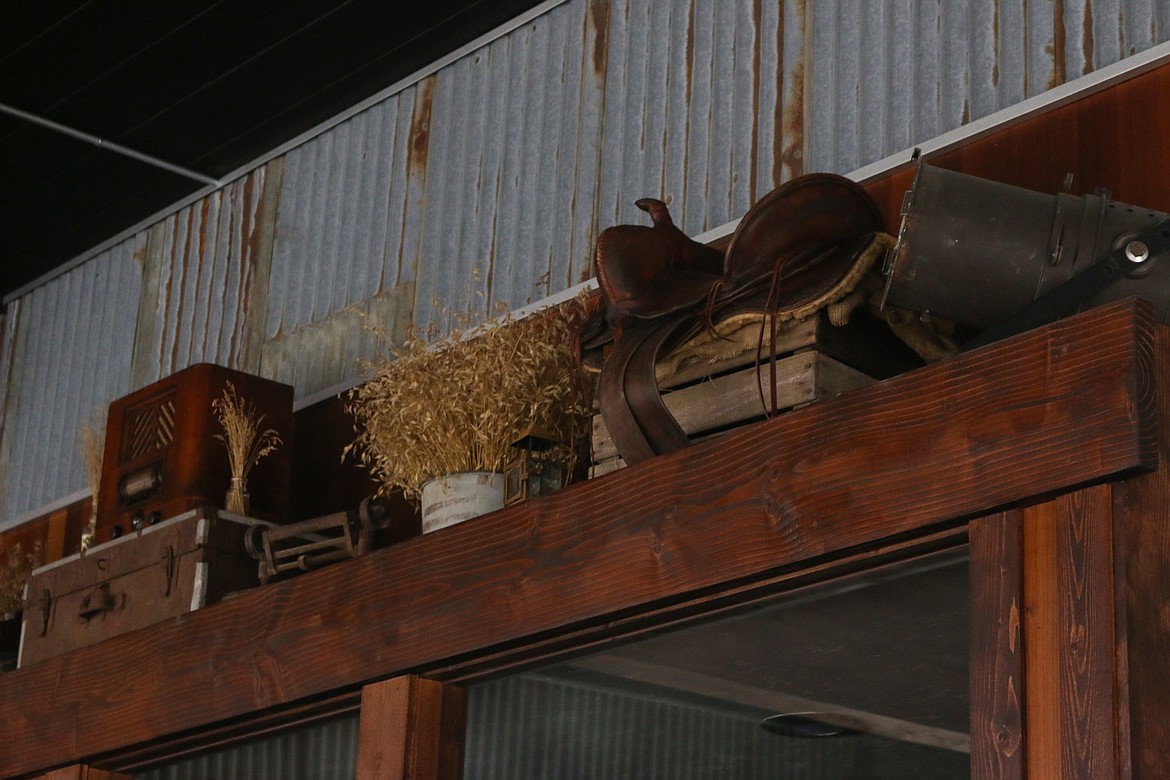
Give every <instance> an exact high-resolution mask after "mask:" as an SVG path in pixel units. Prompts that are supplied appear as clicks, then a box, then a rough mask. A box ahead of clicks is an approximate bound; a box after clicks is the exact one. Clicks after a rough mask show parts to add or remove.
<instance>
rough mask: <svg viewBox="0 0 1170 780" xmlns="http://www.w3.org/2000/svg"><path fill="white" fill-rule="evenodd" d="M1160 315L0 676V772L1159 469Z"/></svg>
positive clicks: (562, 495) (1112, 312) (1000, 359)
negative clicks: (1156, 339) (1155, 379)
mask: <svg viewBox="0 0 1170 780" xmlns="http://www.w3.org/2000/svg"><path fill="white" fill-rule="evenodd" d="M1153 331H1154V323H1153V321H1152V316H1151V314H1150V310H1149V307H1148V305H1146V304H1144V303H1141V302H1133V301H1127V302H1122V303H1119V304H1114V305H1111V306H1108V307H1104V308H1101V309H1097V310H1094V311H1091V312H1087V313H1085V314H1082V315H1079V316H1077V317H1073V318H1070V319H1068V320H1065V321H1063V322H1061V323H1058V324H1056V325H1053V326H1050V327H1048V328H1044V329H1041V330H1037V331H1033V332H1031V333H1027V334H1023V335H1021V336H1019V337H1016V338H1014V339H1010V340H1007V341H1004V342H1002V343H999V344H995V345H991V346H989V347H986V348H984V349H981V350H976V351H974V352H971V353H969V354H966V355H963V356H962V357H958V358H954V359H951V360H947V361H943V362H941V363H938V364H935V365H933V366H929V367H927V368H924V369H921V370H918V371H915V372H912V373H910V374H905V375H902V376H899V377H895V378H894V379H891V380H888V381H885V382H880V383H877V384H875V385H871V386H869V387H866V388H862V389H859V390H856V391H853V392H850V393H846V394H844V395H841V396H838V397H837V398H835V399H833V400H831V401H826V402H823V403H820V404H815V405H812V406H809V407H807V408H805V409H802V410H799V411H795V412H792V413H790V414H786V415H783V416H780V417H777V418H775V419H772V420H769V421H765V422H763V423H759V424H756V425H752V426H748V427H746V428H743V429H740V430H736V431H733V432H730V433H728V434H725V435H724V436H722V437H719V438H717V439H713V440H711V441H709V442H705V443H703V444H699V445H696V446H694V447H691V448H689V449H687V450H684V451H681V452H677V453H672V454H670V455H666V456H662V457H659V458H655V459H653V460H651V461H649V462H647V463H644V464H639V465H638V466H636V467H633V468H628V469H624V470H623V471H621V472H620V473H615V474H610V475H607V476H605V477H602V478H599V479H595V480H591V481H589V482H585V483H581V484H578V485H574V486H572V487H571V488H568V489H566V490H563V491H561V492H559V493H557V494H554V495H552V496H549V497H547V498H544V499H540V500H536V501H532V502H528V503H525V504H520V505H518V506H515V507H510V508H508V509H505V510H503V511H500V512H496V513H493V514H491V515H489V516H485V517H482V518H479V519H477V520H475V521H472V522H468V523H465V524H463V525H460V526H456V527H453V528H450V529H444V530H442V531H439V532H437V533H434V534H430V535H427V536H425V537H418V538H415V539H410V540H408V541H406V542H403V543H401V544H397V545H394V546H392V547H389V548H387V549H384V550H378V551H375V552H373V553H371V554H369V555H365V556H362V557H360V558H357V559H354V560H352V561H347V562H344V563H340V564H337V565H335V566H332V567H329V568H326V569H322V570H319V571H315V572H310V573H307V574H305V575H302V576H301V577H298V578H296V579H293V580H290V581H288V582H284V583H278V584H276V585H271V586H267V587H264V588H260V589H258V590H255V591H251V592H249V593H247V594H244V595H242V596H240V597H238V598H235V599H232V600H231V601H228V602H225V603H223V604H219V605H215V606H213V607H210V608H207V609H204V610H199V611H197V612H194V613H191V614H189V615H185V616H183V617H181V618H177V619H175V620H174V621H171V622H168V623H166V624H161V625H158V626H154V627H151V628H148V629H144V630H142V631H138V632H134V633H132V634H127V635H124V636H121V637H116V638H114V639H111V640H109V641H107V642H105V643H103V644H102V645H101V646H99V647H91V648H82V649H79V650H77V651H75V652H72V653H68V654H65V655H63V656H60V657H57V658H52V659H48V660H46V661H43V662H41V663H40V664H37V665H34V666H32V667H29V668H27V669H22V670H19V671H18V672H15V673H12V674H7V675H3V676H0V711H3V712H5V713H6V715H8V716H9V717H8V718H7V719H6V721H5V722H4V723H3V724H0V744H4V745H6V750H4V751H3V752H2V754H0V774H6V773H7V774H12V773H19V772H28V771H33V770H36V769H39V768H41V767H44V766H49V765H52V764H54V763H57V762H60V761H62V760H82V759H84V758H85V757H86V756H90V755H94V754H97V753H103V752H107V751H113V750H116V749H118V748H125V747H127V746H131V745H135V744H137V743H143V742H148V741H152V740H156V739H159V738H161V737H164V736H166V735H170V734H175V733H177V732H181V731H187V730H191V729H195V728H199V727H203V726H207V725H209V724H213V723H216V722H219V721H223V720H227V719H233V718H239V717H242V716H246V715H248V714H249V713H253V712H256V711H259V710H264V709H267V708H270V707H276V706H281V705H285V704H288V703H290V702H295V701H298V700H300V699H303V698H306V697H312V696H318V695H322V694H324V693H327V692H332V691H338V690H341V689H345V688H347V687H349V688H354V687H356V686H359V685H361V684H363V683H366V682H368V681H370V680H376V679H383V678H386V677H388V676H393V675H398V674H403V673H407V672H412V671H414V672H418V671H425V670H427V669H432V668H438V667H440V666H443V665H445V664H450V663H452V662H454V661H456V660H459V659H469V658H470V659H474V658H476V657H479V656H485V655H489V654H493V653H494V654H497V656H498V655H500V654H501V653H505V654H511V655H512V657H518V656H523V655H524V653H525V652H526V648H527V647H529V646H530V645H531V644H533V643H536V642H541V641H545V640H547V639H548V637H550V636H556V635H558V634H569V633H572V632H577V636H578V637H580V636H581V635H582V634H581V632H582V631H583V630H587V629H590V628H591V627H592V629H593V630H596V631H597V632H598V633H599V634H600V633H604V632H605V631H607V630H608V628H607V623H608V621H611V620H614V619H617V618H620V617H621V616H624V615H630V614H636V613H637V612H640V611H645V610H651V609H659V608H662V607H663V606H665V605H669V604H672V603H681V602H684V601H685V600H687V599H691V598H696V597H699V596H709V595H710V594H712V593H717V592H719V591H721V590H725V589H726V590H730V589H733V588H740V587H743V586H744V584H745V583H750V582H752V581H760V580H763V579H765V578H768V577H772V576H775V575H776V574H777V573H778V572H785V571H793V570H799V568H800V567H801V566H808V565H816V564H818V563H821V562H823V561H824V560H826V559H832V558H833V557H835V556H841V555H845V554H847V553H848V552H849V551H855V550H858V549H864V548H866V547H869V546H873V545H877V544H880V543H881V542H882V540H886V539H889V538H891V537H908V536H913V535H916V534H919V535H926V534H930V533H933V532H935V531H937V530H938V529H940V528H942V527H946V526H948V525H954V524H957V523H961V522H964V521H965V519H966V518H968V517H972V516H976V515H980V514H986V513H989V512H991V511H994V510H996V509H998V508H1001V507H1004V506H1007V505H1010V504H1013V503H1017V502H1023V501H1031V500H1035V497H1037V496H1040V495H1046V494H1050V493H1054V492H1058V491H1063V490H1067V489H1069V488H1072V487H1075V486H1078V485H1083V484H1086V483H1093V482H1099V481H1102V480H1110V479H1114V478H1117V477H1119V476H1121V475H1125V474H1130V473H1132V472H1134V471H1135V470H1138V469H1145V468H1152V467H1153V466H1154V465H1155V463H1156V453H1155V449H1154V439H1155V431H1154V415H1153V400H1152V393H1153V383H1152V381H1151V372H1152V364H1153ZM159 691H166V692H167V695H166V696H160V695H159ZM175 701H181V702H183V706H181V707H176V706H173V702H175Z"/></svg>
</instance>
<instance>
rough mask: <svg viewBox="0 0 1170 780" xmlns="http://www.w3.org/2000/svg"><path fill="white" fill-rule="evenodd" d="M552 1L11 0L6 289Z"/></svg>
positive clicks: (1, 292) (4, 67)
mask: <svg viewBox="0 0 1170 780" xmlns="http://www.w3.org/2000/svg"><path fill="white" fill-rule="evenodd" d="M539 3H540V0H425V1H424V2H417V0H411V2H405V1H404V0H393V1H387V2H377V1H376V0H349V1H348V2H338V0H330V1H328V2H325V1H322V0H279V1H278V0H270V1H268V2H264V1H262V0H187V1H185V2H184V1H179V0H176V1H175V2H170V0H167V1H166V2H160V1H159V0H92V1H91V2H82V1H81V0H53V2H45V0H13V1H11V2H3V3H0V205H2V206H3V208H0V297H2V296H7V295H9V294H10V293H12V292H13V291H15V290H17V289H19V288H20V287H22V286H24V285H26V284H28V283H29V282H31V281H33V280H35V279H37V278H38V277H40V276H42V275H44V274H46V273H48V272H49V271H51V270H53V269H54V268H56V267H58V266H60V265H62V264H64V263H65V262H67V261H69V260H70V259H72V258H74V257H76V256H78V255H80V254H82V253H84V252H85V251H86V250H88V249H90V248H92V247H94V246H96V245H98V244H100V243H101V242H103V241H105V240H107V239H109V238H111V237H113V236H115V235H117V234H118V233H119V232H121V231H123V230H125V229H126V228H129V227H131V226H133V225H134V224H136V223H138V222H140V221H141V220H143V219H145V218H147V217H149V216H150V215H152V214H154V213H156V212H158V211H160V210H161V209H164V208H166V207H167V206H169V205H171V204H173V203H175V202H176V201H178V200H180V199H182V198H183V197H184V196H187V195H190V194H191V193H194V192H196V191H198V190H200V189H202V188H204V187H206V186H207V182H208V180H214V179H220V178H222V177H223V176H225V175H226V174H228V173H231V172H233V171H236V170H238V169H239V168H240V167H241V166H244V165H246V164H248V163H250V162H252V161H254V160H256V159H258V158H260V157H262V156H263V155H265V154H266V153H268V152H270V151H271V150H273V149H275V148H277V147H279V146H280V145H281V144H283V143H284V142H286V141H288V140H290V139H292V138H295V137H296V136H298V135H300V134H301V133H303V132H305V131H306V130H309V129H311V128H313V127H315V126H317V125H319V124H321V123H322V122H324V121H326V120H328V119H329V118H331V117H333V116H336V115H337V114H339V113H341V112H342V111H344V110H345V109H347V108H350V107H352V106H353V105H355V104H356V103H359V102H360V101H362V100H364V99H365V98H367V97H369V96H371V95H373V94H376V93H377V92H379V91H381V90H382V89H384V88H386V87H388V86H390V85H391V84H393V83H395V82H396V81H399V80H401V79H403V78H404V77H406V76H408V75H410V74H411V73H414V72H415V71H418V70H419V69H421V68H423V67H425V66H426V65H428V64H430V63H433V62H434V61H436V60H437V59H439V58H441V57H443V56H444V55H446V54H449V53H450V52H452V51H455V50H456V49H458V48H459V47H461V46H462V45H464V44H466V43H468V42H470V41H472V40H474V39H475V38H477V37H479V36H480V35H482V34H484V33H486V32H488V31H490V30H492V29H494V28H495V27H498V26H499V25H501V24H503V23H505V22H507V21H508V20H510V19H512V18H514V17H516V16H518V15H519V14H521V13H523V12H524V11H526V10H529V9H530V8H533V7H535V6H537V5H539ZM68 131H73V132H74V133H75V135H70V134H69V132H68ZM76 134H81V135H84V136H88V137H91V138H100V139H102V140H103V141H104V142H105V145H104V146H99V145H96V144H95V143H93V142H92V141H90V140H82V139H80V138H78V137H76ZM113 146H116V147H124V148H125V149H127V150H130V151H131V152H132V153H137V154H139V155H145V156H147V157H149V158H152V159H153V160H157V161H161V162H162V163H165V164H170V165H171V166H175V167H176V168H178V169H180V170H181V171H184V172H174V171H172V170H167V169H166V168H164V167H160V166H159V165H157V164H155V163H154V162H144V161H142V160H141V159H136V158H135V157H133V156H127V155H126V154H122V153H119V152H117V151H112V150H111V148H112V147H113Z"/></svg>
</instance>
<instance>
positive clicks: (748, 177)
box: [707, 0, 760, 228]
mask: <svg viewBox="0 0 1170 780" xmlns="http://www.w3.org/2000/svg"><path fill="white" fill-rule="evenodd" d="M728 5H730V4H728ZM729 10H730V11H731V12H732V13H733V14H734V16H733V17H732V18H731V19H728V20H727V23H728V24H729V25H730V26H731V27H732V28H733V29H734V31H735V40H734V43H733V45H732V49H731V50H730V51H728V52H727V54H726V56H727V66H728V67H730V68H733V74H734V75H733V80H734V89H733V98H732V107H731V113H730V115H729V119H730V123H731V128H730V129H731V133H730V135H731V138H732V146H731V168H730V176H729V179H730V182H731V186H730V192H729V195H728V205H727V209H728V216H729V218H730V217H731V216H734V215H736V214H741V213H743V212H745V211H747V210H748V209H749V208H751V206H752V204H753V203H755V201H756V193H755V170H756V143H755V136H756V127H757V123H758V121H759V120H758V117H759V102H758V100H757V96H758V88H759V80H760V78H759V73H758V71H757V68H758V67H759V66H758V62H759V55H758V46H759V45H760V40H759V30H758V28H757V25H758V24H759V19H758V18H757V16H756V4H755V3H754V2H753V0H739V2H738V3H736V4H735V6H734V7H733V8H731V9H729ZM715 219H717V220H719V222H714V221H713V222H712V223H711V224H709V225H707V227H708V228H712V227H716V226H717V225H718V224H722V223H723V222H726V221H727V218H724V217H723V215H716V216H715Z"/></svg>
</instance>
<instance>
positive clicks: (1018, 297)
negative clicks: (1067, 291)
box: [885, 161, 1170, 328]
mask: <svg viewBox="0 0 1170 780" xmlns="http://www.w3.org/2000/svg"><path fill="white" fill-rule="evenodd" d="M907 196H908V197H907V201H906V203H905V205H904V206H903V214H902V228H901V231H900V233H899V236H898V246H897V247H896V248H895V250H894V253H893V256H892V258H891V262H890V264H889V267H888V268H887V269H886V270H887V273H888V275H889V278H888V280H887V286H886V298H885V301H886V303H889V304H890V305H892V306H898V307H901V308H905V309H912V310H916V311H929V312H932V313H933V314H936V315H939V316H942V317H945V318H947V319H951V320H955V321H956V322H960V323H963V324H966V325H973V326H977V327H980V328H986V327H989V326H991V325H994V324H996V323H999V322H1001V321H1003V320H1005V319H1007V318H1008V317H1009V316H1011V315H1013V314H1015V313H1016V312H1017V311H1019V310H1020V309H1022V308H1023V307H1025V306H1026V305H1028V304H1029V303H1031V302H1032V301H1033V300H1035V299H1036V298H1038V297H1040V296H1041V295H1043V294H1044V293H1046V292H1048V291H1049V290H1051V289H1053V288H1054V287H1056V286H1057V285H1059V284H1061V283H1063V282H1065V281H1067V280H1068V279H1070V278H1071V277H1073V276H1075V275H1076V274H1078V273H1080V272H1081V271H1083V270H1085V269H1086V268H1088V267H1089V266H1090V265H1092V264H1093V263H1094V262H1095V261H1096V260H1098V259H1100V258H1101V257H1103V256H1105V255H1107V254H1108V253H1109V252H1110V251H1112V250H1113V249H1115V248H1116V247H1118V246H1123V245H1124V244H1125V242H1126V241H1128V240H1130V239H1131V238H1133V237H1134V236H1136V235H1137V234H1138V233H1139V232H1141V231H1144V230H1149V229H1151V228H1153V227H1154V226H1155V225H1157V224H1158V223H1159V222H1161V221H1162V220H1164V219H1166V216H1167V215H1166V214H1163V213H1161V212H1157V211H1153V210H1150V209H1144V208H1138V207H1135V206H1127V205H1126V204H1124V203H1117V202H1115V201H1111V200H1109V199H1107V198H1103V197H1099V196H1097V195H1085V196H1080V197H1077V196H1072V195H1068V194H1065V193H1061V194H1058V195H1047V194H1044V193H1040V192H1033V191H1031V190H1026V189H1023V188H1020V187H1014V186H1011V185H1007V184H1001V183H1000V182H995V181H990V180H987V179H981V178H978V177H976V176H970V175H968V174H964V173H958V172H956V171H949V170H945V169H942V168H936V167H934V166H932V165H926V164H924V163H922V162H921V161H919V165H918V171H917V173H916V175H915V180H914V186H913V188H912V189H911V190H910V192H909V193H907ZM1132 295H1137V296H1141V297H1144V298H1147V299H1148V300H1150V301H1151V302H1152V303H1153V304H1154V307H1155V314H1156V315H1157V317H1158V319H1159V320H1162V321H1166V319H1167V317H1168V315H1170V262H1166V260H1161V259H1159V261H1158V262H1156V263H1153V262H1152V263H1149V264H1148V266H1147V268H1146V269H1145V271H1143V273H1142V275H1141V277H1140V278H1123V279H1119V280H1117V281H1116V282H1114V283H1113V284H1112V285H1111V286H1110V287H1109V288H1108V289H1107V290H1105V291H1104V292H1103V293H1101V294H1099V295H1098V296H1096V297H1095V298H1094V299H1093V300H1091V301H1088V302H1086V303H1087V305H1098V304H1101V303H1105V302H1108V301H1113V300H1119V299H1121V298H1126V297H1129V296H1132Z"/></svg>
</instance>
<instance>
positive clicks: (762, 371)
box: [593, 352, 874, 463]
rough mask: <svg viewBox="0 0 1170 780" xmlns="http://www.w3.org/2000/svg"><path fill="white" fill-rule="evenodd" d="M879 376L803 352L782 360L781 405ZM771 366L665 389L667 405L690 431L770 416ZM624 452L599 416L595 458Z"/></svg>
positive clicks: (861, 384)
mask: <svg viewBox="0 0 1170 780" xmlns="http://www.w3.org/2000/svg"><path fill="white" fill-rule="evenodd" d="M873 381H874V380H873V379H872V378H870V377H868V376H866V375H865V374H863V373H861V372H860V371H858V370H857V369H855V368H850V367H849V366H847V365H845V364H843V363H840V362H838V361H836V360H834V359H833V358H831V357H829V356H827V355H825V354H823V353H821V352H801V353H799V354H796V355H789V356H788V357H784V358H780V359H779V360H777V361H776V406H777V408H778V409H780V410H781V411H784V410H788V409H791V408H792V407H794V406H798V405H800V404H806V403H811V402H813V401H819V400H822V399H825V398H831V397H833V396H835V395H837V394H839V393H844V392H846V391H848V390H856V389H857V388H859V387H864V386H865V385H868V384H871V383H872V382H873ZM771 384H772V376H771V371H770V369H769V368H768V364H767V363H766V362H765V363H764V364H763V365H761V366H760V367H759V368H758V369H757V368H756V367H754V366H752V367H749V368H744V369H741V370H739V371H736V372H734V373H731V374H726V375H724V376H719V377H715V378H714V379H710V380H708V381H705V382H699V383H698V384H694V385H689V386H687V387H682V388H678V389H676V390H674V391H672V392H669V393H666V394H664V395H663V401H664V402H665V404H666V408H667V409H668V410H670V413H671V414H672V415H673V416H674V419H675V420H676V421H677V422H678V424H679V426H680V427H681V428H682V429H683V431H684V432H686V433H687V435H690V436H695V435H698V434H702V433H704V432H706V431H712V430H715V429H720V428H726V427H729V426H732V425H738V424H743V423H744V422H746V421H749V420H752V419H754V418H759V417H762V416H764V415H765V414H766V413H767V411H768V408H769V406H770V404H771V390H770V385H771ZM617 455H618V451H617V446H616V445H615V444H614V443H613V438H612V437H611V436H610V435H609V431H608V429H607V428H606V427H605V420H603V419H602V417H601V415H596V416H594V418H593V460H594V462H596V463H601V462H604V461H606V460H610V459H612V458H614V457H616V456H617Z"/></svg>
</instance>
